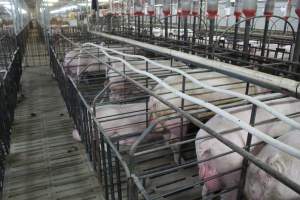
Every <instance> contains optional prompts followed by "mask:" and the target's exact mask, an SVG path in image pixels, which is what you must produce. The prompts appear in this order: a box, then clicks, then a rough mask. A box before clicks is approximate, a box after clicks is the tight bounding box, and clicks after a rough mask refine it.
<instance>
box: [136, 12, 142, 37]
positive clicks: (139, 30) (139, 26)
mask: <svg viewBox="0 0 300 200" xmlns="http://www.w3.org/2000/svg"><path fill="white" fill-rule="evenodd" d="M137 20H138V29H137V31H138V37H139V39H140V37H141V16H137Z"/></svg>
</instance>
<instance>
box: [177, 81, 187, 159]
mask: <svg viewBox="0 0 300 200" xmlns="http://www.w3.org/2000/svg"><path fill="white" fill-rule="evenodd" d="M185 85H186V78H185V76H182V88H181V91H182V93H185ZM181 110H184V99H183V98H182V99H181ZM183 126H184V124H183V116H181V117H180V141H183ZM178 154H179V160H178V162H179V163H180V164H181V157H182V154H181V151H180V152H178Z"/></svg>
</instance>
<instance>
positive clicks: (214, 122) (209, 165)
mask: <svg viewBox="0 0 300 200" xmlns="http://www.w3.org/2000/svg"><path fill="white" fill-rule="evenodd" d="M266 103H267V104H268V105H269V106H271V107H272V108H273V109H275V110H277V111H278V112H281V113H282V114H284V115H289V114H293V113H295V112H299V111H300V107H299V106H300V101H299V100H297V99H294V98H291V97H288V98H282V99H277V100H271V101H267V102H266ZM251 107H252V106H240V107H236V108H232V109H228V110H227V111H228V112H229V113H231V114H233V115H234V116H235V117H237V118H239V119H241V120H242V121H245V122H248V121H249V120H250V116H251ZM273 118H274V116H272V115H271V114H270V113H268V112H266V111H265V110H263V109H261V108H258V109H257V114H256V119H255V122H256V124H257V123H260V122H264V121H265V122H266V121H267V120H270V119H273ZM294 120H296V121H300V117H298V118H295V119H294ZM205 125H206V126H207V127H210V128H212V129H213V130H214V131H216V132H218V133H222V132H230V133H226V134H224V135H223V137H225V138H226V139H228V140H230V141H231V142H233V143H235V144H236V145H238V146H239V147H241V148H243V147H244V146H245V144H246V141H247V132H246V131H244V130H235V131H230V130H234V129H235V128H237V126H236V125H234V124H232V123H231V122H229V121H228V120H226V119H225V118H223V117H222V116H220V115H216V116H214V117H213V118H211V119H210V120H209V121H208V122H207V123H206V124H205ZM255 128H257V129H259V130H260V131H262V132H264V133H267V134H269V135H270V136H272V137H278V136H281V135H283V134H285V133H287V132H289V131H290V130H292V129H293V127H291V126H289V125H288V124H286V123H284V122H282V121H268V122H267V123H261V124H257V125H256V126H255ZM208 135H209V134H208V133H207V132H206V131H204V130H200V131H199V132H198V133H197V136H196V141H195V148H196V154H197V159H198V160H205V159H208V158H210V157H213V156H217V155H219V154H222V153H225V152H229V151H231V149H230V148H229V147H227V146H226V145H224V144H223V143H221V142H220V141H219V140H217V139H215V138H209V139H197V138H202V137H204V136H208ZM257 142H261V140H260V139H259V138H257V137H255V136H253V138H252V144H255V143H257ZM259 148H261V146H259V145H258V146H256V148H253V149H252V153H253V154H256V153H258V152H259V150H260V149H259ZM242 161H243V158H242V157H241V156H240V155H239V154H237V153H231V154H228V155H226V156H222V157H219V158H216V159H213V160H209V161H207V162H203V163H199V164H198V168H199V177H200V179H202V180H203V179H206V178H209V177H211V176H214V175H218V174H222V173H225V172H228V171H230V170H233V169H237V168H239V167H241V165H242ZM239 178H240V171H238V172H235V173H230V174H228V175H225V176H222V177H219V178H215V179H213V180H210V181H207V182H206V183H205V185H204V188H203V195H206V194H207V192H216V191H219V190H221V189H224V188H225V187H226V188H228V187H232V186H235V185H236V184H238V182H239ZM235 196H236V190H235V191H233V192H229V193H226V194H225V195H224V197H223V198H224V199H235V198H236V197H235Z"/></svg>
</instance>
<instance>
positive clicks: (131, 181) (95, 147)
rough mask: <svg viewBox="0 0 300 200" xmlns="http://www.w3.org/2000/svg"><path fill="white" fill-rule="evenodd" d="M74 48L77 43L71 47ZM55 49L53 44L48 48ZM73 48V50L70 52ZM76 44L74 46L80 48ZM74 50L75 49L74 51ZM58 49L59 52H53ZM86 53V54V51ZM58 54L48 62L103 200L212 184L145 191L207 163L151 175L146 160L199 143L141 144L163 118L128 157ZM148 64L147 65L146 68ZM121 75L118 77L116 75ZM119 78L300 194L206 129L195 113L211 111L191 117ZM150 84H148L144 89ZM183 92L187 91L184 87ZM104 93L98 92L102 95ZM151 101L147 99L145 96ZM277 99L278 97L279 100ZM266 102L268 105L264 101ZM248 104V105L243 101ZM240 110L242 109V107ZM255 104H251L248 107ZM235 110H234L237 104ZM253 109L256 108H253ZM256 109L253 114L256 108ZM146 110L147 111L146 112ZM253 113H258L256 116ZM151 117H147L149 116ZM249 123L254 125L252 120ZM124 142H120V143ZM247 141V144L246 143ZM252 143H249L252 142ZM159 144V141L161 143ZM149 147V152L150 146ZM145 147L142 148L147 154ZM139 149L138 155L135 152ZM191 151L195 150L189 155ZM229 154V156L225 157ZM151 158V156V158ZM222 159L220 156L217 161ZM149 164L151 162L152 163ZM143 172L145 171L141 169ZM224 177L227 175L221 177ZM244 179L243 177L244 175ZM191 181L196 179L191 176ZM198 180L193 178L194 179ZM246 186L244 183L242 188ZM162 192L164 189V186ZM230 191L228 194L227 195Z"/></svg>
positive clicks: (171, 192)
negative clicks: (148, 182)
mask: <svg viewBox="0 0 300 200" xmlns="http://www.w3.org/2000/svg"><path fill="white" fill-rule="evenodd" d="M73 45H74V44H73ZM50 46H51V45H50ZM71 46H72V45H70V47H71ZM79 46H80V45H77V46H75V47H79ZM73 47H74V46H73ZM55 48H56V49H57V48H58V47H55ZM87 53H88V52H87ZM58 56H60V55H58V54H57V53H56V51H55V49H54V46H53V45H52V46H51V48H50V61H51V68H52V69H53V72H54V74H55V77H56V79H57V80H58V83H59V87H60V90H61V92H62V96H63V97H64V100H65V102H66V105H67V108H68V111H69V113H70V115H71V117H72V118H73V121H74V123H75V126H76V128H77V129H78V131H79V133H80V135H81V138H82V141H83V143H84V144H85V147H86V151H87V153H88V155H89V158H90V160H91V162H92V164H93V166H94V169H95V171H96V172H97V175H98V179H99V181H100V182H101V183H102V186H103V188H104V196H105V199H107V200H109V199H130V200H136V199H157V198H162V199H163V198H167V197H168V196H171V195H176V194H177V193H180V192H181V191H184V190H188V189H189V188H199V186H201V185H202V184H203V183H205V182H207V181H209V180H211V179H214V178H215V177H210V179H206V180H201V181H200V180H198V181H197V182H193V183H192V184H186V185H181V186H179V187H178V188H173V189H172V190H169V191H168V192H165V193H163V194H158V193H155V192H153V191H152V190H151V188H150V189H149V188H147V187H146V183H144V181H146V179H147V178H151V179H153V177H159V176H163V175H164V174H168V173H173V172H174V171H180V170H186V169H188V168H191V167H195V166H196V165H197V164H199V163H202V162H205V161H207V160H200V161H197V160H196V161H195V160H194V158H193V159H191V160H189V162H188V163H185V164H180V165H177V166H174V165H170V164H169V165H161V166H160V165H158V166H157V167H156V168H153V167H152V168H147V170H145V169H144V170H143V166H144V164H143V163H144V162H146V161H147V158H149V160H150V161H151V159H154V158H153V154H156V153H157V154H159V156H164V157H170V156H169V155H170V153H169V152H166V149H168V148H170V146H174V145H176V144H175V143H177V144H179V143H181V144H189V145H191V144H192V143H194V142H195V140H196V139H190V140H188V139H185V140H181V141H179V142H175V143H173V144H172V143H171V144H169V145H163V144H162V143H154V145H156V146H153V147H151V145H152V143H150V144H148V149H147V144H142V145H140V143H141V142H142V141H143V140H144V137H145V136H146V135H147V134H149V131H151V130H152V129H154V128H155V127H156V126H157V124H158V123H159V121H160V120H166V119H170V116H165V119H163V118H164V117H162V118H159V119H156V122H151V123H149V124H148V125H147V129H145V130H144V132H143V133H141V134H138V135H139V136H141V137H140V138H139V140H138V141H137V142H136V143H135V144H134V145H133V146H132V148H131V151H130V153H129V154H126V153H125V154H124V152H123V151H122V150H121V149H120V148H121V147H120V143H119V142H118V140H114V139H112V138H110V137H108V134H107V133H106V131H105V129H104V128H103V127H102V125H101V122H99V119H97V118H96V117H95V113H94V112H93V110H92V109H91V107H90V105H89V104H88V103H87V101H86V98H85V97H84V95H83V94H82V92H81V91H80V88H78V84H76V83H75V81H74V80H73V79H72V77H71V76H69V75H67V74H66V73H65V71H64V67H63V65H62V61H61V59H59V57H58ZM99 62H101V63H102V64H103V65H105V66H107V67H109V66H110V67H111V64H112V63H111V61H110V62H104V61H103V60H102V61H101V59H99ZM146 65H147V64H146ZM117 73H118V72H117ZM119 75H120V76H121V77H123V78H124V79H125V80H126V81H128V82H130V83H132V84H134V85H135V86H136V88H139V89H141V90H142V91H144V92H145V93H146V94H147V95H148V97H149V96H152V97H155V98H157V99H158V100H159V101H161V102H162V103H164V104H165V105H167V106H168V108H170V109H171V110H173V111H174V112H176V113H177V114H176V115H175V116H173V117H175V118H176V117H177V118H184V119H186V120H188V121H189V122H191V123H192V124H194V125H195V126H196V127H197V128H201V129H203V130H205V131H206V132H208V133H209V134H210V135H211V136H212V137H214V138H216V139H218V140H219V141H221V142H222V143H223V144H225V145H226V146H228V147H229V148H230V149H232V151H231V152H229V153H234V152H236V153H238V154H240V155H241V156H243V157H244V158H245V160H247V161H250V162H253V163H254V164H255V165H257V166H258V167H260V168H262V169H263V170H264V171H266V172H267V173H269V174H270V175H271V176H273V177H275V178H276V179H277V180H279V181H281V182H282V183H283V184H285V185H287V186H289V187H290V188H292V189H293V190H295V191H297V192H298V193H299V192H300V186H299V185H297V184H296V183H295V182H293V181H291V180H290V179H288V178H287V177H285V176H284V175H282V174H280V173H278V172H277V171H276V170H274V169H272V168H271V167H270V166H268V165H266V164H265V163H263V162H261V161H260V160H259V159H258V158H256V157H255V156H253V155H252V154H251V153H249V152H248V151H249V149H248V148H249V145H248V142H247V146H245V147H244V148H241V147H239V146H237V145H236V144H234V143H232V142H231V141H229V140H228V139H226V138H225V137H223V135H222V134H221V133H218V132H216V131H214V130H213V129H211V128H209V127H207V126H206V125H205V124H204V123H202V122H201V121H199V119H197V118H196V117H195V115H194V114H195V113H199V112H203V113H205V112H207V110H206V109H204V108H203V109H199V110H194V111H193V112H187V111H185V107H180V108H179V107H176V106H174V105H172V103H169V102H167V101H166V100H164V99H162V98H161V97H160V96H158V95H157V94H155V93H154V92H153V91H151V90H150V89H149V88H147V87H145V85H143V84H140V83H139V82H138V81H136V80H135V79H134V78H131V77H132V76H130V75H128V74H124V73H122V72H119ZM146 85H147V84H146ZM183 88H184V87H183ZM99 94H100V93H99ZM145 98H147V97H145ZM276 98H277V97H276ZM266 100H267V99H265V100H264V101H266ZM244 103H245V102H244ZM239 105H240V104H239ZM250 105H251V104H250ZM231 106H236V104H234V103H233V105H231ZM220 107H222V108H223V109H224V108H226V107H227V108H228V107H229V108H230V104H226V105H220ZM253 107H254V108H255V106H253ZM253 110H255V109H253ZM146 111H147V110H146ZM252 113H255V111H252ZM146 115H147V113H146ZM252 116H253V117H251V119H252V120H254V119H255V114H252ZM252 120H251V121H252ZM120 140H122V139H120ZM247 141H248V140H247ZM250 141H251V140H250ZM160 142H161V141H160ZM149 146H150V147H149ZM143 148H144V149H143ZM136 150H137V151H136ZM189 151H193V149H192V150H189ZM161 153H162V154H161ZM226 154H227V153H226ZM151 156H152V157H151ZM220 156H224V155H218V156H217V157H220ZM217 157H213V158H211V159H215V158H217ZM149 160H148V162H149ZM141 168H142V169H141ZM237 170H242V172H245V169H244V165H243V168H242V169H241V168H239V169H234V170H233V171H230V172H228V173H233V172H235V171H237ZM221 175H224V174H221ZM244 175H245V174H244ZM192 177H193V176H192ZM193 178H194V179H193V180H195V177H193ZM243 180H244V178H242V180H241V182H243ZM241 185H243V183H241ZM159 187H163V186H162V185H160V186H159ZM234 189H239V190H240V191H242V190H243V187H242V186H235V187H233V188H227V191H230V190H234ZM225 192H226V191H225ZM200 195H201V194H200V193H199V196H200Z"/></svg>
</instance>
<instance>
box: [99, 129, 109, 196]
mask: <svg viewBox="0 0 300 200" xmlns="http://www.w3.org/2000/svg"><path fill="white" fill-rule="evenodd" d="M100 142H101V153H102V165H103V166H102V168H103V175H104V189H105V199H106V200H107V199H109V194H108V180H107V168H106V156H105V149H106V147H105V146H106V144H104V137H103V133H101V132H100Z"/></svg>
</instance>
